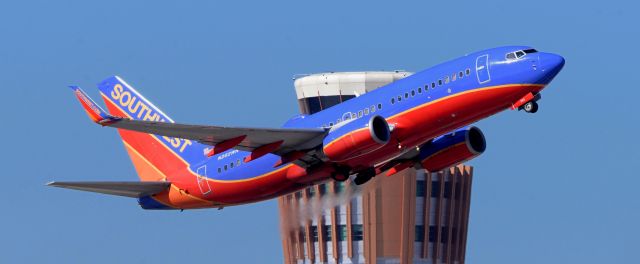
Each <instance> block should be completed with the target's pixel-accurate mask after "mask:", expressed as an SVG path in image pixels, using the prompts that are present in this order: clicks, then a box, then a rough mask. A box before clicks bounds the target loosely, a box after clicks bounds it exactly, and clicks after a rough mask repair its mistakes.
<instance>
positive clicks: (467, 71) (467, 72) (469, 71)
mask: <svg viewBox="0 0 640 264" xmlns="http://www.w3.org/2000/svg"><path fill="white" fill-rule="evenodd" d="M465 73H466V74H467V76H469V74H471V70H470V69H469V68H467V69H466V70H465Z"/></svg>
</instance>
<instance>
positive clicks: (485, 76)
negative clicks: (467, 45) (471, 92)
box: [476, 54, 491, 83]
mask: <svg viewBox="0 0 640 264" xmlns="http://www.w3.org/2000/svg"><path fill="white" fill-rule="evenodd" d="M476 76H477V77H478V83H486V82H488V81H491V75H490V74H489V55H488V54H485V55H482V56H479V57H478V58H476Z"/></svg>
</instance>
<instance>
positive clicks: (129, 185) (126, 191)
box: [47, 181, 171, 198]
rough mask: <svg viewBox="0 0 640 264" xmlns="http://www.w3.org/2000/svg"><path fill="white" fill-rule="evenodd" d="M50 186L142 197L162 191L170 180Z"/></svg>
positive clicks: (78, 183)
mask: <svg viewBox="0 0 640 264" xmlns="http://www.w3.org/2000/svg"><path fill="white" fill-rule="evenodd" d="M47 185H48V186H53V187H60V188H67V189H74V190H80V191H87V192H97V193H104V194H111V195H118V196H126V197H132V198H140V197H144V196H149V195H152V194H156V193H159V192H162V191H164V190H166V189H167V188H169V186H170V185H171V183H170V182H55V181H54V182H50V183H47Z"/></svg>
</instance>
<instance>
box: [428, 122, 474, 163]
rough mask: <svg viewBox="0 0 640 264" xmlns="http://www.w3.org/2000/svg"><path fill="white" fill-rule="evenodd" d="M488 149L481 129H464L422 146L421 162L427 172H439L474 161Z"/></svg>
mask: <svg viewBox="0 0 640 264" xmlns="http://www.w3.org/2000/svg"><path fill="white" fill-rule="evenodd" d="M486 148H487V144H486V141H485V139H484V134H482V131H480V129H479V128H477V127H470V128H463V129H459V130H456V131H455V132H453V133H451V134H447V135H444V136H441V137H437V138H435V139H434V140H433V141H432V142H430V143H427V144H425V145H424V146H422V147H421V148H420V156H419V160H420V163H421V164H422V167H423V168H425V169H426V170H428V171H439V170H443V169H446V168H449V167H451V166H455V165H457V164H460V163H462V162H465V161H467V160H470V159H473V158H475V157H477V156H478V155H480V154H482V153H483V152H484V150H485V149H486Z"/></svg>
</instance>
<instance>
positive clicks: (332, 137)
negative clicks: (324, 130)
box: [323, 115, 391, 162]
mask: <svg viewBox="0 0 640 264" xmlns="http://www.w3.org/2000/svg"><path fill="white" fill-rule="evenodd" d="M358 121H359V120H353V121H351V122H349V123H347V124H345V125H343V126H340V127H337V128H336V129H335V130H332V131H330V132H329V134H328V135H327V137H325V139H324V142H323V151H324V154H325V155H326V156H327V158H329V159H330V160H332V161H337V162H339V161H345V160H348V159H351V158H355V157H358V156H361V155H364V154H367V153H370V152H372V151H375V150H377V149H379V148H381V147H382V146H384V145H386V144H387V143H389V140H390V139H391V130H390V129H389V124H388V123H387V120H386V119H384V117H381V116H378V115H376V116H373V117H371V119H369V122H367V123H365V124H363V122H358Z"/></svg>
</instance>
